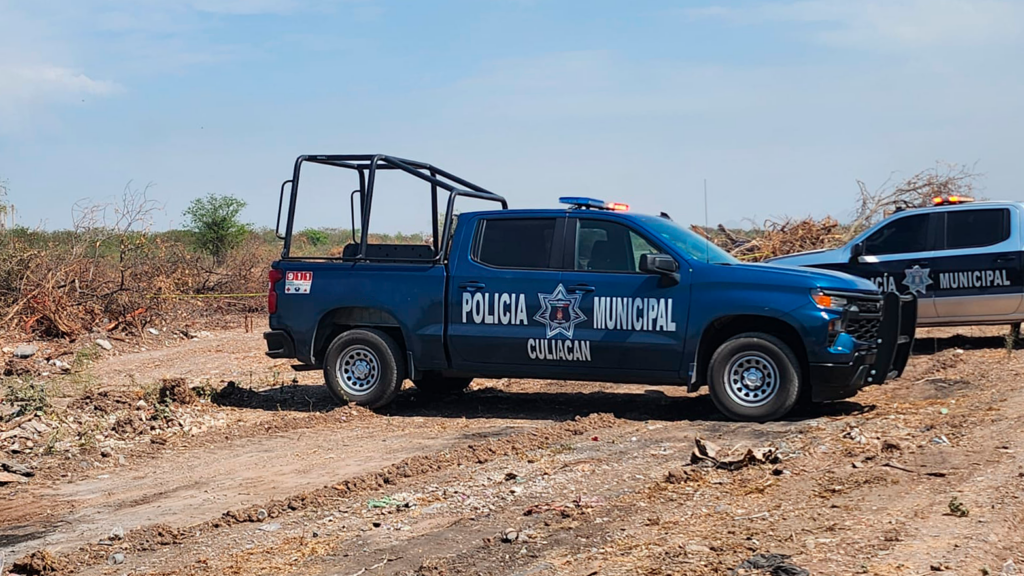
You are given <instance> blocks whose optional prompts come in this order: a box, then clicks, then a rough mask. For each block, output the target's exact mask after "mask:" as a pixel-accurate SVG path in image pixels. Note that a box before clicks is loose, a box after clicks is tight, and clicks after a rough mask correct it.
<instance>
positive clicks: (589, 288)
mask: <svg viewBox="0 0 1024 576" xmlns="http://www.w3.org/2000/svg"><path fill="white" fill-rule="evenodd" d="M595 290H597V288H594V287H593V286H588V285H586V284H575V285H573V286H569V292H576V293H577V294H579V293H582V292H593V291H595Z"/></svg>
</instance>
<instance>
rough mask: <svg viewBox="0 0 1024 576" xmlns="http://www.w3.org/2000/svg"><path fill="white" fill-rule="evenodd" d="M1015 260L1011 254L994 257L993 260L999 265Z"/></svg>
mask: <svg viewBox="0 0 1024 576" xmlns="http://www.w3.org/2000/svg"><path fill="white" fill-rule="evenodd" d="M1016 259H1017V257H1016V256H1014V255H1013V254H1000V255H999V256H996V257H995V258H994V261H995V262H997V263H1000V264H1005V263H1007V262H1013V261H1015V260H1016Z"/></svg>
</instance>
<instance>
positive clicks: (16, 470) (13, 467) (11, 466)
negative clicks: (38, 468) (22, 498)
mask: <svg viewBox="0 0 1024 576" xmlns="http://www.w3.org/2000/svg"><path fill="white" fill-rule="evenodd" d="M0 470H3V471H4V472H10V473H11V474H17V475H19V476H27V477H29V478H31V477H32V476H35V475H36V473H35V471H34V470H32V469H31V468H29V467H28V466H22V465H21V464H18V463H15V462H0Z"/></svg>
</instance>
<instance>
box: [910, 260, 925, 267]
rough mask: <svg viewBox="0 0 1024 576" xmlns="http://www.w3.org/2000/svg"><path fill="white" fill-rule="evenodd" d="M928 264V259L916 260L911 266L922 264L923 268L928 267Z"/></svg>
mask: <svg viewBox="0 0 1024 576" xmlns="http://www.w3.org/2000/svg"><path fill="white" fill-rule="evenodd" d="M928 264H929V262H928V261H927V260H922V261H920V262H914V263H913V264H911V266H920V267H921V268H927V267H928Z"/></svg>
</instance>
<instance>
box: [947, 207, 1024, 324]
mask: <svg viewBox="0 0 1024 576" xmlns="http://www.w3.org/2000/svg"><path fill="white" fill-rule="evenodd" d="M937 216H939V217H940V218H941V223H942V229H943V232H944V233H943V238H942V240H943V241H942V243H941V248H942V249H941V250H939V251H938V252H937V253H936V254H935V255H934V257H933V258H932V265H931V267H932V276H933V277H934V279H935V285H934V288H935V310H936V312H937V313H938V316H939V318H942V319H943V320H947V319H949V320H957V319H961V320H965V321H968V320H969V319H982V320H983V319H984V317H985V316H1006V315H1010V314H1013V313H1015V312H1016V311H1017V309H1018V308H1019V307H1020V305H1021V300H1022V298H1024V294H1022V290H1024V283H1022V278H1021V252H1020V234H1019V230H1020V223H1019V222H1017V218H1018V215H1017V212H1016V211H1015V210H1010V208H1009V207H1005V206H1004V207H991V208H986V207H982V206H961V207H958V208H957V209H955V210H953V209H950V210H948V211H944V212H943V213H941V214H938V215H937Z"/></svg>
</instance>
